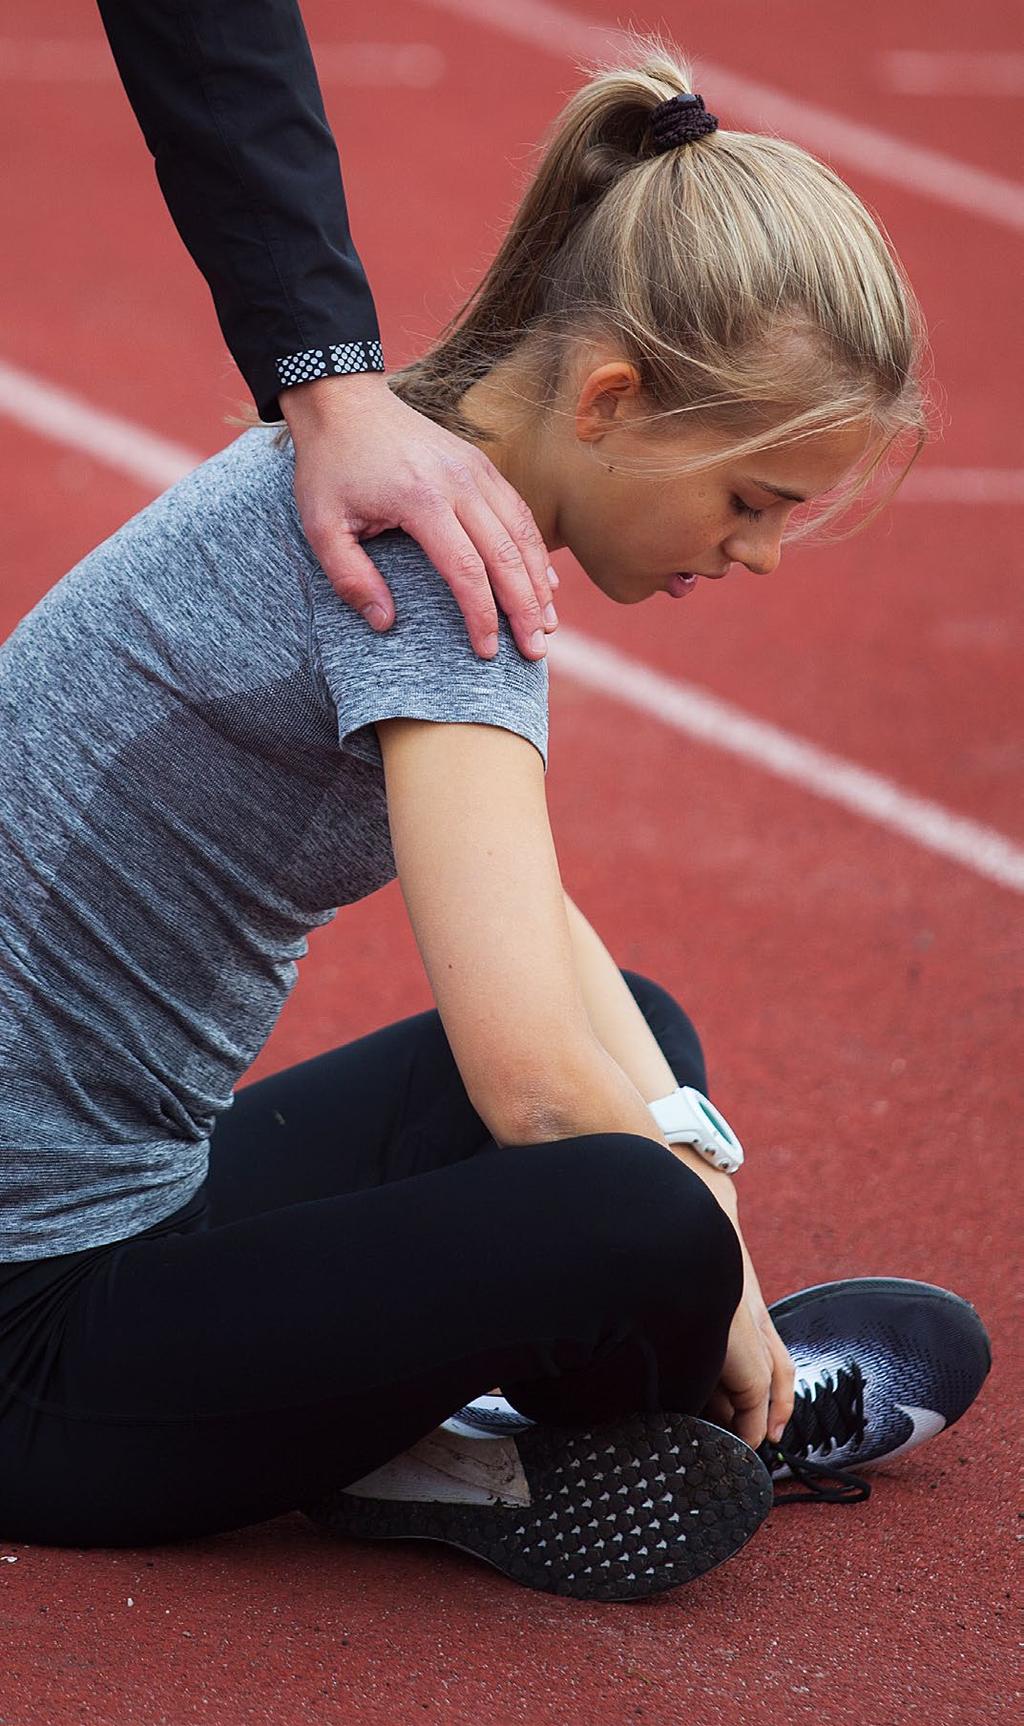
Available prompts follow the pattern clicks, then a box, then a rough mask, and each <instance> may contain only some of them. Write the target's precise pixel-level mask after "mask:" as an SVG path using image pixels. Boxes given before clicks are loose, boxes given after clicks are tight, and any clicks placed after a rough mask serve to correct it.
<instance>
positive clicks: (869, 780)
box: [549, 624, 1024, 893]
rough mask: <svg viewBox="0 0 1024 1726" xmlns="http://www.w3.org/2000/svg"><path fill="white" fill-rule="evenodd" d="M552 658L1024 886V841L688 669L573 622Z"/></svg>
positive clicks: (1004, 882)
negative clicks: (656, 666) (595, 635)
mask: <svg viewBox="0 0 1024 1726" xmlns="http://www.w3.org/2000/svg"><path fill="white" fill-rule="evenodd" d="M549 653H550V656H551V663H552V666H555V667H557V668H558V670H559V671H562V672H566V671H567V672H568V673H569V675H570V676H571V677H574V678H575V679H576V681H577V682H578V683H583V684H586V685H587V687H588V688H590V689H593V690H596V691H598V692H599V693H600V694H601V695H603V696H605V697H609V696H610V697H611V698H612V699H613V700H616V701H621V702H624V703H625V704H627V705H628V706H630V707H633V708H636V709H638V710H639V711H640V712H642V713H646V714H648V715H649V716H650V717H651V718H652V719H657V720H658V721H659V722H660V723H661V724H662V725H668V726H671V727H672V729H673V730H675V731H682V732H684V733H685V734H686V735H687V736H688V737H695V738H697V739H698V740H699V741H700V742H702V743H707V744H710V745H711V747H712V748H715V749H721V750H723V751H724V752H725V753H726V754H728V755H736V756H739V757H740V759H741V760H744V761H748V762H751V763H752V764H753V765H754V766H755V767H760V768H762V769H763V770H764V771H765V772H766V773H773V774H774V775H775V776H776V778H778V779H785V780H788V781H789V783H790V784H791V785H797V786H799V787H800V789H801V790H803V791H810V792H813V793H814V795H815V796H817V797H823V798H825V799H826V800H827V801H828V802H830V803H838V804H839V805H840V806H841V807H842V808H844V809H849V810H851V811H852V812H853V813H854V814H855V815H861V816H864V817H865V818H866V819H867V820H868V821H873V822H874V823H875V824H876V826H879V827H888V828H890V829H891V831H892V832H894V833H899V834H901V835H902V836H903V837H904V838H905V839H912V840H914V842H915V843H916V844H918V845H921V846H923V847H924V849H925V850H927V851H935V852H937V853H938V854H939V856H941V857H949V858H952V859H953V861H954V862H956V863H961V864H963V866H964V867H965V868H967V869H973V870H974V872H975V874H977V875H984V876H985V877H986V879H987V880H989V881H996V882H998V883H999V885H1000V886H1001V887H1011V888H1013V889H1014V890H1015V891H1017V892H1018V893H1024V847H1021V846H1019V845H1015V844H1013V842H1012V841H1011V840H1009V839H1007V838H1005V836H1004V835H1003V834H1002V833H999V832H997V831H996V829H995V828H993V827H985V826H983V825H982V824H981V822H978V821H971V820H968V819H967V818H966V817H964V816H960V815H954V814H953V813H952V812H951V811H950V810H949V809H946V808H944V807H943V805H942V804H941V803H932V802H930V801H929V799H927V798H925V797H917V796H915V795H914V793H913V792H911V791H904V790H903V788H902V787H901V786H899V785H896V784H894V783H893V781H892V780H891V779H886V778H884V777H883V776H882V774H880V773H872V772H871V771H869V769H867V768H865V767H858V766H857V765H856V764H855V763H854V762H852V761H846V760H844V759H843V757H842V756H841V755H833V754H831V753H830V752H829V751H828V750H826V749H819V748H818V746H817V745H816V744H814V743H807V742H805V741H804V739H803V738H801V737H795V736H794V735H793V733H792V732H789V731H783V730H782V729H781V727H779V726H777V725H770V724H768V723H767V722H766V721H765V720H763V719H752V718H751V717H750V715H749V714H747V713H744V712H743V710H742V708H739V707H733V706H732V705H731V703H729V702H727V701H722V700H720V699H719V697H718V696H716V695H709V694H708V693H707V691H706V690H703V689H700V688H698V687H697V686H696V685H695V684H690V683H685V682H683V680H682V679H681V678H677V677H665V676H663V675H662V674H661V673H660V672H658V671H651V670H649V668H648V667H647V666H645V665H641V664H640V663H639V661H637V660H635V659H630V658H629V657H628V656H627V655H626V654H624V653H619V652H618V651H617V650H616V649H615V648H612V647H606V646H605V645H604V643H603V642H600V641H594V640H593V639H592V638H591V637H589V636H586V635H583V634H581V633H580V632H578V631H577V630H574V629H567V628H566V627H565V625H564V624H562V626H561V627H560V629H559V631H558V634H557V635H556V636H555V637H554V639H553V640H552V642H551V646H550V649H549Z"/></svg>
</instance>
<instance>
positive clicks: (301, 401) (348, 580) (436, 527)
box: [280, 372, 558, 659]
mask: <svg viewBox="0 0 1024 1726" xmlns="http://www.w3.org/2000/svg"><path fill="white" fill-rule="evenodd" d="M280 401H281V412H282V413H283V415H284V417H285V419H286V420H287V422H288V428H289V430H290V432H291V434H292V440H293V442H294V444H295V501H296V503H297V504H298V508H299V515H300V517H301V519H302V525H303V529H304V530H305V534H306V538H307V539H308V540H309V543H310V545H311V546H312V548H313V551H314V552H315V553H316V556H317V558H318V560H319V562H320V564H321V566H322V568H323V570H324V572H325V574H326V575H327V577H328V579H329V581H330V582H331V585H332V587H333V588H334V589H335V591H336V592H337V593H338V594H340V596H341V598H342V599H344V600H345V601H346V603H347V604H349V605H351V606H352V608H353V610H355V611H358V612H360V613H361V615H362V616H363V617H365V618H366V620H367V622H368V623H369V624H370V625H371V627H372V628H374V629H377V630H384V629H390V627H391V625H392V623H393V622H394V620H395V608H394V603H393V601H392V598H391V594H390V592H389V590H388V587H387V584H386V582H385V581H384V578H383V576H382V575H381V574H380V571H379V570H378V569H377V567H376V565H375V564H374V562H373V561H372V559H371V558H369V557H368V556H367V554H366V552H365V551H363V550H362V549H361V547H360V545H359V543H358V542H359V540H360V539H372V538H373V536H374V535H375V534H378V533H384V532H385V530H386V529H388V528H399V527H400V528H402V529H404V531H405V532H406V533H408V534H411V535H412V537H413V539H415V540H417V541H418V542H419V544H420V545H421V546H422V547H423V550H424V551H425V552H426V554H427V556H428V557H429V558H430V561H431V562H432V563H433V564H435V565H436V566H437V568H438V570H439V571H440V573H441V575H442V576H443V577H444V579H445V581H446V582H447V583H448V585H449V587H450V588H451V590H452V593H453V594H454V596H455V598H456V600H457V601H458V605H459V609H460V610H461V612H462V615H463V617H464V618H465V620H466V625H467V628H468V630H469V638H470V641H471V642H472V644H473V648H474V650H475V651H476V653H477V654H479V656H480V657H481V658H482V659H491V658H493V657H494V655H495V654H496V653H497V651H498V614H497V610H496V607H495V600H497V603H498V604H499V605H500V606H501V608H502V611H503V612H505V614H506V616H507V617H508V620H509V623H510V625H511V628H512V632H513V634H514V636H515V639H516V643H517V645H518V647H519V650H520V652H521V653H522V654H523V655H524V656H525V657H526V658H527V659H542V658H543V657H544V655H545V653H546V652H547V643H546V641H545V632H546V631H550V630H553V629H555V628H556V627H557V621H558V620H557V617H556V615H555V612H554V607H553V606H552V604H551V592H552V586H553V585H557V580H558V578H557V576H556V577H555V579H554V583H552V581H551V579H550V575H551V573H553V572H549V560H548V553H547V548H546V546H545V544H544V541H543V540H542V539H541V536H540V534H539V532H538V530H537V526H536V523H535V522H534V519H533V516H532V515H531V514H530V511H529V509H528V508H527V506H526V504H525V503H524V502H523V500H522V498H521V497H520V496H519V494H518V492H517V491H515V489H514V488H513V487H512V486H511V485H509V483H508V481H507V480H506V479H504V478H503V476H502V475H501V474H500V473H499V472H498V470H497V468H496V467H495V466H494V464H493V462H491V461H490V460H489V459H488V458H487V456H486V455H484V453H483V451H482V450H478V449H477V448H476V446H475V445H474V444H470V443H467V442H466V441H465V440H464V439H463V438H460V437H456V436H455V434H454V433H453V432H449V431H446V430H445V429H444V427H443V426H438V425H435V424H434V422H433V421H432V420H429V419H427V418H426V417H425V415H423V414H420V413H417V412H416V410H415V409H414V408H411V407H409V406H407V404H406V403H405V402H403V401H401V400H400V399H399V397H398V396H396V395H395V394H394V392H393V391H392V390H391V389H389V387H388V384H387V382H386V381H385V378H384V376H383V374H382V373H380V372H358V373H353V374H351V375H349V376H344V377H336V378H318V379H316V380H314V381H313V382H311V383H307V384H296V385H295V386H293V387H292V388H291V389H286V390H282V392H281V397H280ZM492 588H493V593H492V591H491V590H492ZM549 606H551V610H550V612H549V613H548V615H547V617H545V610H546V608H547V607H549Z"/></svg>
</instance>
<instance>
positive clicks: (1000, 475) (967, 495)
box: [893, 462, 1024, 504]
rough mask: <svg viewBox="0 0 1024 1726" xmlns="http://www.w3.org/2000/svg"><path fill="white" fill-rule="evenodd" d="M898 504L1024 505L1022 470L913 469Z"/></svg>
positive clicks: (993, 468) (925, 466) (927, 467)
mask: <svg viewBox="0 0 1024 1726" xmlns="http://www.w3.org/2000/svg"><path fill="white" fill-rule="evenodd" d="M893 501H894V502H895V503H953V504H963V503H1011V504H1012V503H1024V469H1022V468H1019V467H929V466H927V465H926V464H925V465H922V464H921V463H920V462H919V463H918V464H917V465H916V466H915V467H914V468H912V469H911V471H910V473H909V474H908V475H907V477H906V479H905V480H904V482H903V484H902V485H901V486H900V489H899V491H898V492H897V493H896V496H895V498H894V500H893Z"/></svg>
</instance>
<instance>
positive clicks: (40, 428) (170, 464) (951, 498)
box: [0, 360, 1024, 505]
mask: <svg viewBox="0 0 1024 1726" xmlns="http://www.w3.org/2000/svg"><path fill="white" fill-rule="evenodd" d="M0 390H2V392H3V397H4V399H3V400H0V413H5V412H6V413H7V415H8V417H9V418H11V419H13V420H17V421H18V422H19V424H21V425H24V426H28V427H29V428H30V429H31V430H32V431H37V432H39V434H40V436H41V437H47V438H52V439H56V440H57V441H58V442H60V443H66V444H70V445H73V446H74V448H76V449H80V450H82V451H83V452H84V453H85V454H87V455H94V456H97V457H99V458H100V459H101V460H103V461H106V462H108V463H109V464H110V466H111V467H115V468H119V469H120V471H121V472H122V473H126V474H130V475H131V477H132V478H133V479H137V480H140V481H141V483H142V484H143V485H155V486H156V487H157V488H158V489H159V490H161V491H162V490H163V489H164V487H165V486H169V485H173V483H174V481H175V480H176V479H180V478H181V476H182V474H184V473H189V472H190V471H191V470H192V468H194V467H195V466H196V464H197V463H198V462H201V461H202V460H203V459H204V458H203V456H202V455H199V454H197V453H196V451H195V450H190V449H186V448H185V447H184V445H182V444H175V443H170V442H168V440H167V439H166V438H161V437H156V436H154V434H153V433H152V432H147V431H143V430H142V428H141V426H140V427H136V426H135V425H133V424H132V423H131V421H129V420H122V419H118V418H117V417H116V416H115V415H113V414H106V413H103V412H102V411H101V409H99V408H94V407H90V406H89V404H88V403H87V402H84V401H82V400H81V399H80V398H79V397H78V396H73V395H69V394H68V392H67V391H66V390H62V389H58V388H57V386H56V385H54V384H48V383H44V382H43V381H42V379H40V378H37V377H35V376H34V375H33V374H32V373H31V372H24V371H21V370H19V369H18V368H17V367H16V366H12V365H8V364H6V363H5V362H4V361H3V360H0ZM894 502H895V503H932V504H935V503H947V504H950V505H953V504H956V505H960V504H986V503H1002V504H1019V503H1024V471H1022V470H1021V469H1020V468H995V467H937V468H929V467H921V466H920V465H919V466H917V467H915V468H914V469H913V471H912V472H911V473H910V474H909V475H908V477H907V479H906V480H905V481H904V483H903V485H902V486H901V487H900V489H899V491H898V492H897V493H896V497H895V499H894Z"/></svg>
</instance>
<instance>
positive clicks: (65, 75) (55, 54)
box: [0, 36, 117, 84]
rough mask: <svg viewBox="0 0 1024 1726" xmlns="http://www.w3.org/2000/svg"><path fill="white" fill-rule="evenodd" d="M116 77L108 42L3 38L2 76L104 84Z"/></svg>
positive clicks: (0, 48)
mask: <svg viewBox="0 0 1024 1726" xmlns="http://www.w3.org/2000/svg"><path fill="white" fill-rule="evenodd" d="M116 77H117V72H116V70H115V67H114V62H113V59H112V57H111V53H110V49H109V48H108V47H107V46H106V44H105V43H101V42H94V41H90V42H86V41H82V42H77V41H75V40H74V39H71V38H69V39H67V40H64V41H58V40H48V39H45V38H40V37H36V38H35V39H34V40H31V41H27V42H26V41H21V40H19V39H18V38H16V37H10V36H3V37H0V78H8V79H12V80H14V81H16V82H21V83H40V84H43V83H50V82H52V83H65V82H71V83H75V84H103V83H108V82H109V81H110V80H111V79H116Z"/></svg>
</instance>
